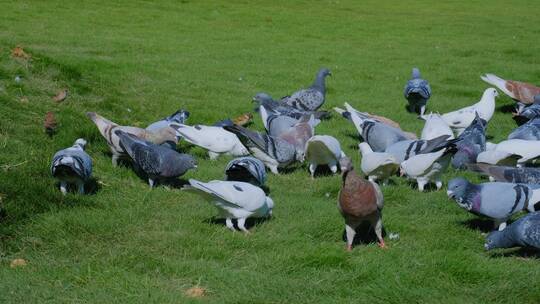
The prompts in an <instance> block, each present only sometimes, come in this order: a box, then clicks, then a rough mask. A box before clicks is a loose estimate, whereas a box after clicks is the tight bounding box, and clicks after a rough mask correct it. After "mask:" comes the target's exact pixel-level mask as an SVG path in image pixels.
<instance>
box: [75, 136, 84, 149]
mask: <svg viewBox="0 0 540 304" xmlns="http://www.w3.org/2000/svg"><path fill="white" fill-rule="evenodd" d="M86 144H87V142H86V140H85V139H84V138H78V139H77V140H76V141H75V145H76V146H79V147H81V149H83V150H84V148H85V147H86Z"/></svg>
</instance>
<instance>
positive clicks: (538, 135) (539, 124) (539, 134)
mask: <svg viewBox="0 0 540 304" xmlns="http://www.w3.org/2000/svg"><path fill="white" fill-rule="evenodd" d="M508 139H524V140H540V117H537V118H533V119H531V120H529V121H527V122H526V123H524V124H522V125H521V126H519V127H517V128H516V129H515V130H514V131H512V132H511V133H510V134H509V135H508Z"/></svg>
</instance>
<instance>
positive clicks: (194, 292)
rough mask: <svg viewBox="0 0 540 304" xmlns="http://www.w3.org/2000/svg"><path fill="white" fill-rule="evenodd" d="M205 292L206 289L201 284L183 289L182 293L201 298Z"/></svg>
mask: <svg viewBox="0 0 540 304" xmlns="http://www.w3.org/2000/svg"><path fill="white" fill-rule="evenodd" d="M206 293H207V291H206V289H205V288H203V287H201V286H193V287H191V288H189V289H187V290H186V291H184V294H185V295H186V296H187V297H190V298H202V297H205V296H206Z"/></svg>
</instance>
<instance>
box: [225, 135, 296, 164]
mask: <svg viewBox="0 0 540 304" xmlns="http://www.w3.org/2000/svg"><path fill="white" fill-rule="evenodd" d="M224 129H225V130H227V131H229V132H232V133H234V134H236V136H237V137H238V139H240V141H241V142H242V144H243V145H244V146H245V147H246V148H247V149H248V150H249V151H250V152H251V153H252V154H253V156H255V157H256V158H258V159H260V160H261V161H262V162H263V163H264V165H265V166H266V167H268V169H270V171H271V172H272V173H274V174H279V172H278V168H283V167H286V166H288V165H290V164H291V163H293V162H294V161H296V160H299V161H301V160H302V159H301V158H302V155H297V153H296V148H295V146H294V145H292V144H290V143H288V142H287V141H285V140H283V139H280V138H277V137H273V136H270V135H267V134H263V133H259V132H255V131H251V130H248V129H246V128H244V127H240V126H237V125H234V126H225V127H224Z"/></svg>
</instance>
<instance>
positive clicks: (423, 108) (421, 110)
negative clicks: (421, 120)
mask: <svg viewBox="0 0 540 304" xmlns="http://www.w3.org/2000/svg"><path fill="white" fill-rule="evenodd" d="M425 112H426V106H425V105H423V106H421V107H420V116H424V113H425Z"/></svg>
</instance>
